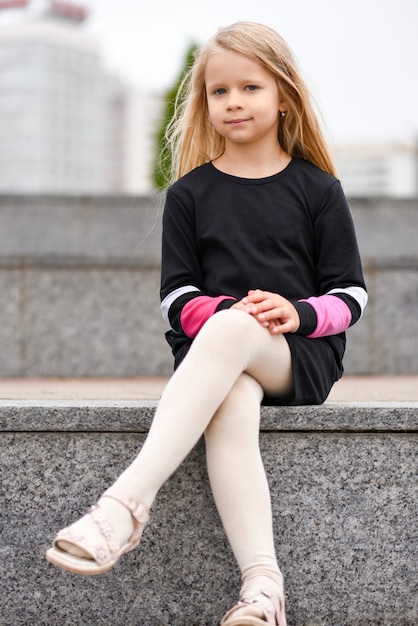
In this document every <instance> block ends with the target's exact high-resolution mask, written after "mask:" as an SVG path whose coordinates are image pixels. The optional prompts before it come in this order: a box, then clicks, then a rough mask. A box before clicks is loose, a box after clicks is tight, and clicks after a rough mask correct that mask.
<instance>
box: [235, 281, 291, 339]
mask: <svg viewBox="0 0 418 626" xmlns="http://www.w3.org/2000/svg"><path fill="white" fill-rule="evenodd" d="M231 308H232V309H238V310H239V311H244V312H245V313H249V314H250V315H253V316H254V317H255V318H256V320H257V321H258V322H259V323H260V324H261V325H262V326H263V327H264V328H267V330H268V331H269V333H270V334H271V335H279V334H283V333H295V332H296V331H297V330H298V328H299V326H300V319H299V314H298V312H297V310H296V309H295V307H294V306H293V304H292V303H291V302H289V300H286V298H283V296H280V295H279V294H278V293H272V292H271V291H262V290H261V289H254V290H251V291H249V292H248V295H247V296H245V297H244V298H242V300H239V301H238V302H236V303H235V304H233V305H232V307H231Z"/></svg>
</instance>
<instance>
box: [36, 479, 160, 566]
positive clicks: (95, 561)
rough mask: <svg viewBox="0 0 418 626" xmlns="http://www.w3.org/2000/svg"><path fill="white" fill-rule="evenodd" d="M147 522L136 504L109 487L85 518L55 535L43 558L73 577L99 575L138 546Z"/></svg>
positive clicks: (144, 513) (143, 508)
mask: <svg viewBox="0 0 418 626" xmlns="http://www.w3.org/2000/svg"><path fill="white" fill-rule="evenodd" d="M147 521H148V512H147V510H146V509H145V507H144V506H143V505H142V504H141V503H140V502H137V501H135V500H134V499H133V498H131V497H130V496H128V495H127V494H126V493H123V492H122V491H120V490H119V489H118V488H116V487H111V488H110V489H108V490H107V491H105V493H104V494H103V496H102V497H101V498H100V500H99V502H98V503H97V504H96V505H94V506H92V507H91V509H90V511H89V513H88V514H87V515H85V516H84V517H82V518H81V519H80V520H78V521H77V522H75V524H72V525H71V526H69V527H67V528H64V529H63V530H61V531H59V533H58V534H57V536H56V537H55V539H54V541H53V545H52V548H50V549H49V550H48V551H47V553H46V558H47V560H48V561H50V562H51V563H53V564H54V565H56V566H58V567H61V568H62V569H65V570H67V571H69V572H73V573H75V574H90V575H92V574H102V573H103V572H107V571H109V570H110V569H111V568H112V567H113V565H114V564H115V563H116V561H117V560H118V559H119V558H120V556H122V554H125V553H126V552H129V551H130V550H132V549H133V548H135V547H136V546H137V545H138V543H139V541H140V539H141V535H142V532H143V530H144V527H145V524H146V523H147Z"/></svg>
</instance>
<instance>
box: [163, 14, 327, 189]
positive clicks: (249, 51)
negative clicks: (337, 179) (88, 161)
mask: <svg viewBox="0 0 418 626" xmlns="http://www.w3.org/2000/svg"><path fill="white" fill-rule="evenodd" d="M220 49H221V50H228V51H233V52H238V53H240V54H243V55H244V56H246V57H248V58H249V59H251V60H252V61H254V62H255V63H258V64H259V65H261V66H262V67H264V68H265V69H267V70H269V71H270V72H271V73H272V74H273V75H274V76H275V78H276V80H277V84H278V89H279V93H280V97H281V98H282V99H283V100H284V101H285V102H286V105H287V110H286V115H285V117H281V118H280V124H279V131H278V141H279V144H280V146H281V147H282V149H283V150H284V151H285V152H286V153H287V154H289V155H290V156H292V157H301V158H303V159H306V160H308V161H311V162H312V163H314V164H315V165H317V166H318V167H319V168H321V169H322V170H324V171H326V172H329V173H330V174H333V175H335V174H336V170H335V166H334V164H333V161H332V158H331V155H330V152H329V149H328V147H327V145H326V142H325V140H324V137H323V134H322V132H321V129H320V125H319V123H318V119H317V116H316V114H315V110H314V107H313V104H312V101H311V95H310V93H309V90H308V88H307V86H306V84H305V83H304V81H303V80H302V78H301V75H300V72H299V70H298V68H297V63H296V61H295V59H294V57H293V54H292V52H291V50H290V48H289V46H288V45H287V43H286V42H285V41H284V40H283V38H282V37H281V36H280V35H279V34H278V33H277V32H276V31H274V30H273V29H271V28H269V27H268V26H264V25H263V24H258V23H255V22H236V23H235V24H232V25H230V26H226V27H221V28H219V30H218V32H217V33H216V34H215V35H214V36H213V37H212V38H211V39H210V40H209V41H208V42H207V43H206V44H205V45H204V46H203V47H201V48H200V49H199V50H198V51H197V52H196V55H195V60H194V63H193V64H192V66H191V67H190V69H189V70H188V71H187V72H186V74H185V76H184V78H183V80H182V82H181V85H180V88H179V90H178V92H177V98H176V103H175V112H174V116H173V119H172V121H171V123H170V124H169V126H168V128H167V134H166V139H167V147H168V149H170V150H171V157H172V158H171V161H172V173H171V177H172V180H171V182H174V180H176V179H177V178H180V177H181V176H183V175H184V174H187V173H188V172H190V171H191V170H192V169H194V168H195V167H197V166H199V165H202V164H203V163H207V162H208V161H212V160H214V159H216V158H217V157H219V156H220V155H221V154H222V153H223V152H224V149H225V143H224V138H223V137H222V136H221V135H220V134H219V133H218V132H217V131H216V130H215V129H214V127H213V125H212V124H211V123H210V120H209V114H208V105H207V99H206V89H205V69H206V62H207V59H208V57H209V55H211V54H214V53H215V52H218V51H219V50H220Z"/></svg>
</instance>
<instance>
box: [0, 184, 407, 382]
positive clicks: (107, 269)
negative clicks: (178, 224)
mask: <svg viewBox="0 0 418 626" xmlns="http://www.w3.org/2000/svg"><path fill="white" fill-rule="evenodd" d="M351 206H352V210H353V217H354V221H355V224H356V228H357V233H358V238H359V244H360V250H361V254H362V258H363V263H364V268H365V274H366V281H367V285H368V289H369V295H370V303H369V306H368V308H367V310H366V314H365V316H364V319H363V320H362V321H361V322H360V324H358V325H357V326H355V327H354V328H353V329H350V331H349V333H348V337H349V342H348V348H347V354H346V359H345V367H346V372H347V373H350V374H389V373H397V374H412V373H417V372H418V351H417V350H416V337H417V336H418V316H417V314H416V311H417V303H418V245H417V242H416V234H417V232H418V201H413V200H389V199H370V200H365V201H358V200H353V201H352V202H351ZM162 207H163V197H139V198H136V197H128V196H119V197H107V196H106V197H88V198H87V197H86V198H84V197H55V196H42V197H32V196H14V197H7V196H3V197H0V294H1V312H0V321H1V323H0V345H1V346H2V351H1V356H0V376H136V375H167V374H169V373H170V372H171V371H172V358H171V353H170V350H169V347H168V345H167V344H166V342H165V339H164V332H165V330H166V326H165V324H164V322H163V320H162V319H161V316H160V312H159V259H160V235H161V213H162Z"/></svg>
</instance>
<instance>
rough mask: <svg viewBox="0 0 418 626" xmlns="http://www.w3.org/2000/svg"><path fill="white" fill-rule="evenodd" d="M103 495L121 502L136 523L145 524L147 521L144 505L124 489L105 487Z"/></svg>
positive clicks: (147, 516)
mask: <svg viewBox="0 0 418 626" xmlns="http://www.w3.org/2000/svg"><path fill="white" fill-rule="evenodd" d="M103 496H106V498H112V499H113V500H116V502H119V503H120V504H123V506H124V507H126V508H127V509H128V511H129V512H130V513H131V515H132V517H133V518H134V520H135V522H136V523H137V524H146V523H147V522H148V518H149V515H148V511H147V509H146V508H145V506H144V505H143V504H142V503H141V502H140V501H139V500H136V499H135V498H133V497H132V496H130V495H129V494H128V493H126V491H122V490H120V489H119V487H109V489H106V491H105V492H104V494H103ZM103 496H102V497H103Z"/></svg>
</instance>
